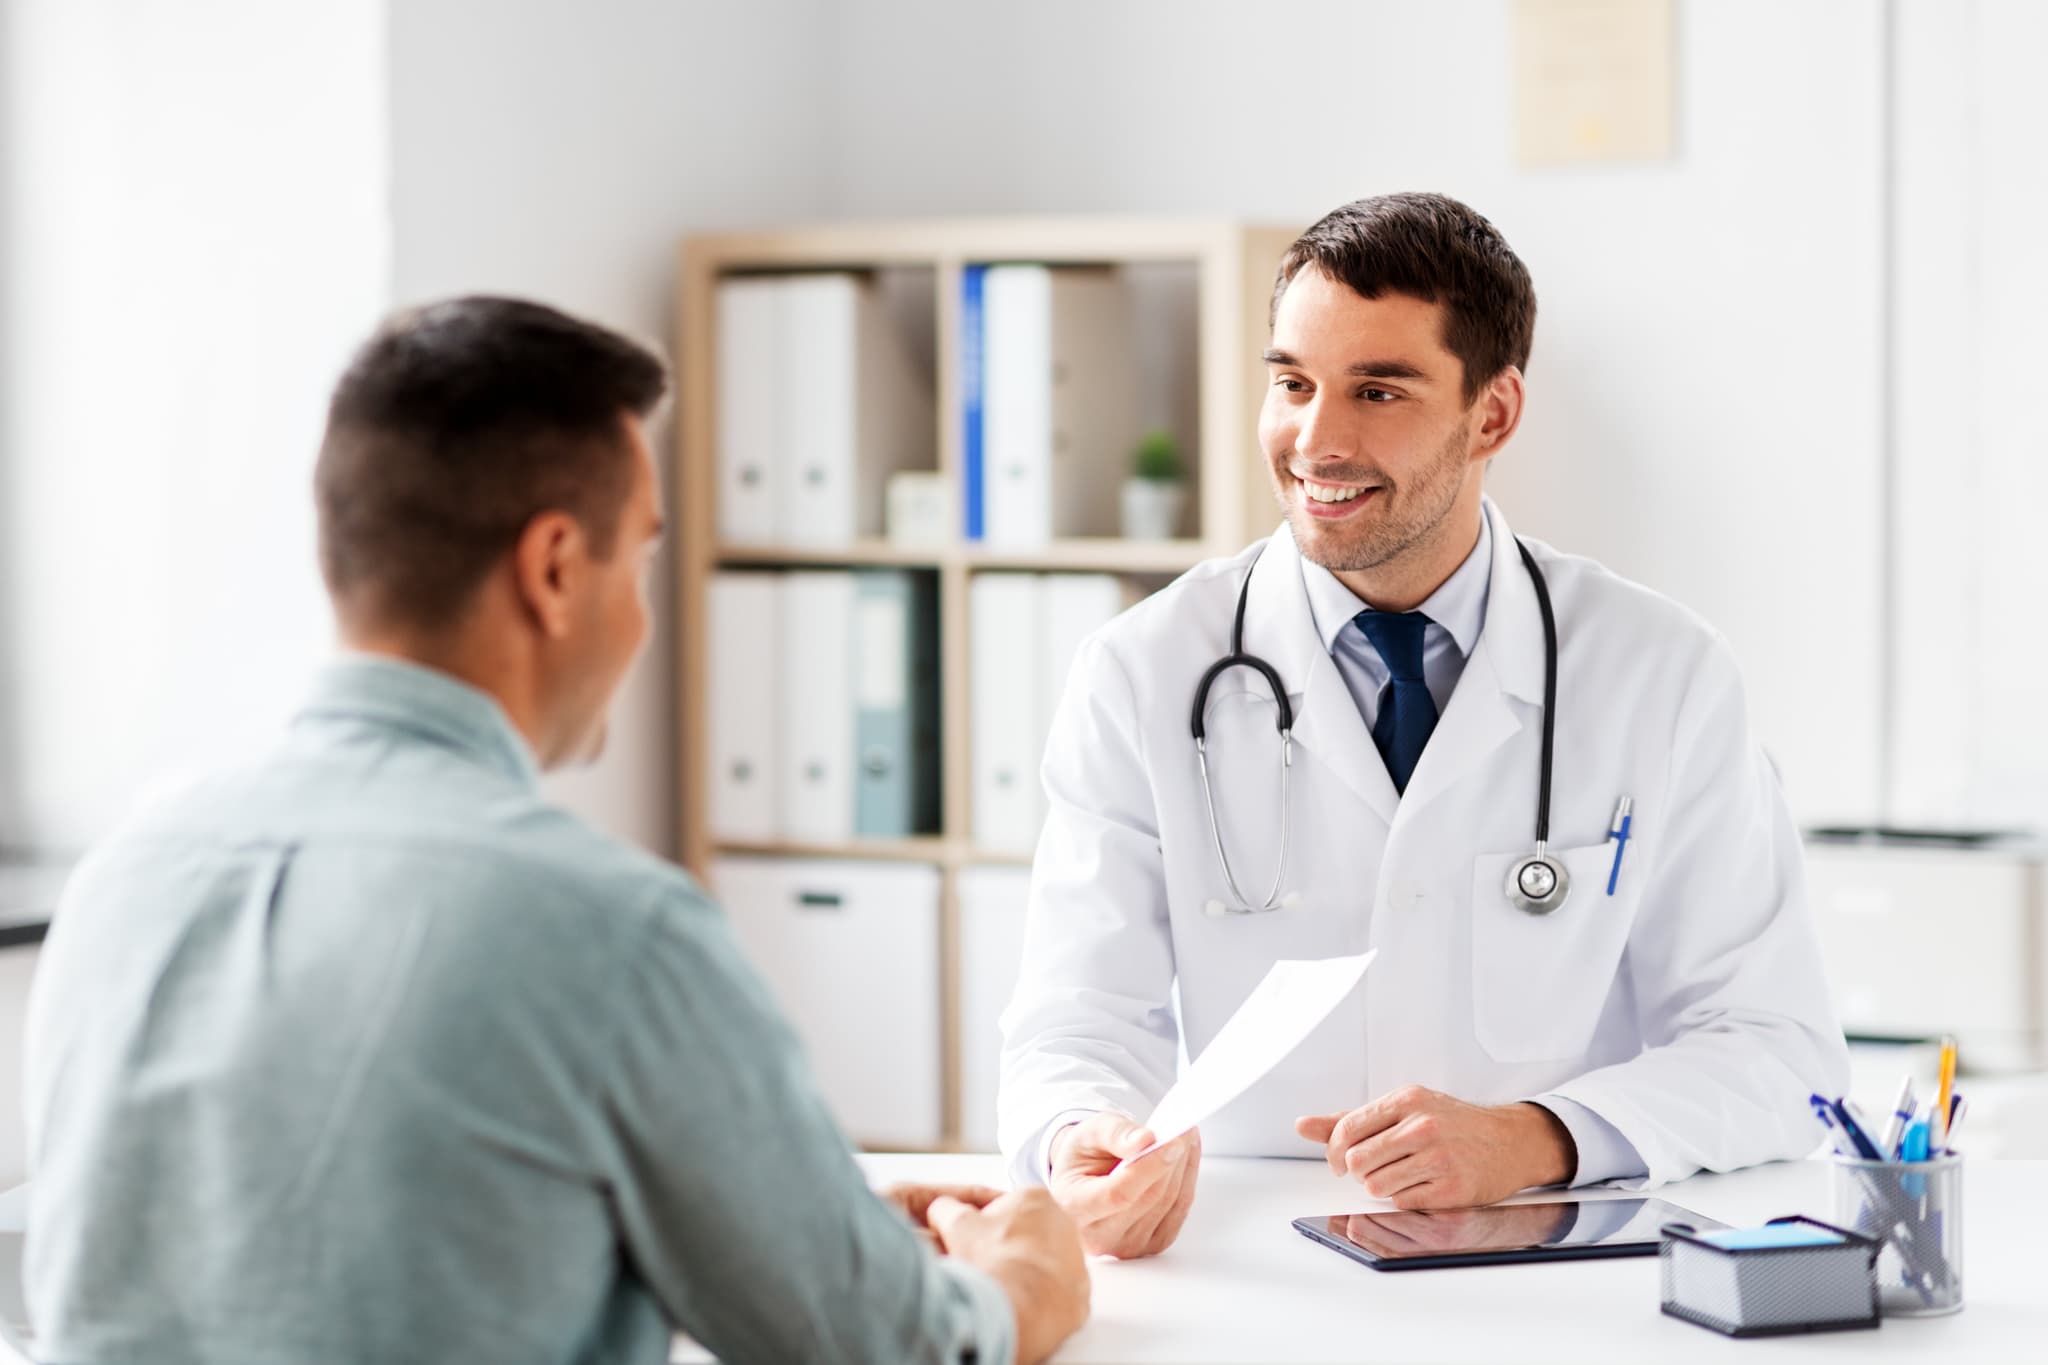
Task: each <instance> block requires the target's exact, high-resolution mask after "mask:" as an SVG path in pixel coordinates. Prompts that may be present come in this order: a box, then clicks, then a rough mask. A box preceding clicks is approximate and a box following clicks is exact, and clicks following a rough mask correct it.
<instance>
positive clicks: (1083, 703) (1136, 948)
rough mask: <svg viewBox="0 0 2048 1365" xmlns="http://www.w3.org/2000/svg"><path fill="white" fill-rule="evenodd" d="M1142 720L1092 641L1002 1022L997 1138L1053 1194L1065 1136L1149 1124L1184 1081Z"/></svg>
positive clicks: (1068, 717)
mask: <svg viewBox="0 0 2048 1365" xmlns="http://www.w3.org/2000/svg"><path fill="white" fill-rule="evenodd" d="M1136 716H1137V702H1136V699H1135V697H1134V696H1133V694H1132V691H1131V686H1130V680H1129V678H1128V677H1127V675H1126V674H1125V673H1124V671H1123V669H1122V667H1121V666H1120V665H1119V663H1118V662H1117V660H1116V659H1115V658H1114V657H1113V656H1112V655H1111V653H1110V651H1109V650H1108V649H1107V647H1105V646H1104V645H1103V643H1102V641H1101V640H1100V638H1093V639H1090V640H1089V641H1087V642H1086V643H1084V644H1083V645H1082V646H1081V651H1080V654H1079V656H1078V657H1077V658H1076V660H1075V663H1074V668H1073V671H1072V672H1071V673H1070V674H1069V675H1068V681H1067V687H1066V691H1065V693H1064V694H1063V696H1062V698H1061V701H1060V705H1059V708H1058V710H1057V711H1056V712H1055V713H1054V717H1053V723H1052V729H1051V733H1050V735H1049V736H1048V738H1047V740H1046V747H1045V762H1044V769H1043V776H1044V782H1045V794H1046V799H1047V806H1048V811H1047V815H1046V820H1045V828H1044V830H1043V831H1042V832H1041V833H1040V835H1039V842H1038V855H1037V857H1036V858H1035V859H1034V860H1033V861H1032V867H1031V901H1030V906H1029V909H1028V910H1027V912H1026V915H1025V924H1024V953H1023V959H1022V961H1021V962H1020V964H1019V966H1018V972H1017V989H1016V993H1015V994H1014V995H1013V996H1012V997H1011V1000H1010V1005H1009V1008H1008V1009H1007V1010H1005V1011H1004V1012H1003V1018H1002V1029H1003V1053H1002V1080H1001V1085H1000V1087H999V1089H998V1093H997V1098H996V1135H997V1138H998V1141H999V1142H1000V1144H1001V1146H1002V1149H1003V1153H1004V1155H1005V1157H1006V1158H1007V1159H1008V1162H1009V1168H1010V1176H1011V1179H1012V1180H1013V1181H1015V1182H1016V1183H1019V1184H1024V1183H1032V1184H1043V1183H1044V1182H1045V1179H1046V1157H1047V1154H1048V1146H1049V1144H1050V1141H1051V1136H1052V1134H1053V1133H1054V1132H1055V1131H1056V1130H1057V1129H1058V1128H1059V1127H1060V1126H1061V1125H1062V1124H1064V1123H1066V1122H1068V1121H1070V1120H1072V1119H1074V1118H1076V1117H1085V1116H1086V1115H1087V1114H1089V1113H1098V1112H1102V1111H1112V1112H1115V1113H1120V1114H1129V1115H1144V1114H1149V1113H1151V1112H1152V1109H1153V1106H1155V1105H1156V1104H1157V1103H1158V1102H1159V1098H1160V1097H1161V1096H1162V1095H1164V1094H1165V1093H1166V1092H1167V1090H1168V1089H1169V1088H1170V1087H1171V1086H1172V1084H1173V1080H1174V1074H1175V1071H1176V1069H1177V1061H1178V1052H1179V1041H1180V1027H1179V1023H1178V1021H1177V1020H1176V1019H1175V1017H1174V1013H1173V1006H1172V990H1173V980H1174V960H1173V935H1172V933H1171V931H1170V930H1169V928H1168V925H1167V901H1166V873H1165V864H1164V862H1163V860H1162V857H1161V854H1160V847H1159V831H1158V822H1157V817H1156V815H1155V813H1154V811H1153V808H1152V801H1151V789H1150V787H1149V785H1148V783H1147V780H1146V778H1145V773H1146V771H1147V769H1148V765H1147V764H1146V762H1145V758H1144V755H1143V753H1142V752H1141V750H1140V739H1139V734H1138V729H1137V723H1136Z"/></svg>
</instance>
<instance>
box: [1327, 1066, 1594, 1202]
mask: <svg viewBox="0 0 2048 1365" xmlns="http://www.w3.org/2000/svg"><path fill="white" fill-rule="evenodd" d="M1294 1131H1295V1132H1297V1133H1299V1134H1300V1135H1301V1136H1302V1137H1304V1138H1307V1139H1308V1140H1309V1141H1310V1142H1320V1143H1322V1144H1324V1147H1325V1152H1326V1155H1327V1156H1328V1158H1329V1162H1330V1169H1331V1170H1333V1171H1335V1172H1336V1173H1337V1174H1338V1175H1348V1176H1350V1177H1352V1178H1353V1179H1355V1180H1357V1181H1359V1182H1360V1183H1361V1184H1363V1185H1364V1186H1365V1188H1366V1192H1367V1193H1368V1194H1372V1195H1375V1196H1377V1197H1378V1198H1381V1199H1391V1200H1393V1201H1394V1203H1395V1204H1396V1205H1397V1206H1398V1207H1400V1208H1404V1209H1455V1208H1469V1207H1471V1206H1473V1205H1477V1204H1491V1203H1493V1202H1494V1201H1496V1200H1499V1199H1505V1198H1507V1197H1508V1196H1509V1195H1511V1194H1513V1193H1515V1192H1516V1191H1518V1190H1525V1189H1527V1188H1529V1187H1530V1186H1531V1185H1561V1184H1563V1183H1565V1182H1566V1181H1568V1180H1570V1179H1571V1177H1572V1173H1573V1172H1574V1171H1576V1170H1577V1169H1578V1164H1579V1155H1578V1148H1577V1147H1576V1146H1575V1145H1574V1144H1573V1142H1572V1137H1571V1133H1570V1132H1569V1131H1567V1130H1566V1128H1565V1126H1564V1124H1563V1123H1561V1122H1560V1121H1559V1120H1558V1118H1557V1116H1556V1115H1554V1114H1552V1113H1551V1112H1550V1111H1549V1110H1548V1109H1545V1108H1544V1107H1543V1106H1541V1105H1538V1104H1526V1103H1524V1104H1503V1105H1478V1104H1467V1103H1466V1102H1465V1101H1463V1100H1460V1099H1455V1098H1453V1097H1452V1096H1450V1095H1445V1094H1442V1093H1440V1092H1438V1091H1435V1090H1425V1089H1423V1088H1422V1087H1421V1086H1419V1085H1410V1086H1404V1087H1402V1088H1401V1089H1399V1090H1395V1091H1392V1092H1391V1093H1389V1094H1386V1095H1382V1096H1380V1098H1378V1099H1376V1100H1374V1101H1373V1102H1372V1103H1371V1104H1366V1105H1361V1106H1360V1107H1358V1108H1356V1109H1353V1110H1352V1111H1351V1112H1350V1113H1348V1114H1322V1115H1317V1116H1313V1117H1309V1118H1300V1119H1296V1120H1295V1121H1294Z"/></svg>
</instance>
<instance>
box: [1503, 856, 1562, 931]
mask: <svg viewBox="0 0 2048 1365" xmlns="http://www.w3.org/2000/svg"><path fill="white" fill-rule="evenodd" d="M1571 890H1572V878H1571V874H1570V873H1569V872H1566V871H1565V870H1564V864H1563V863H1561V862H1559V861H1558V860H1557V859H1555V858H1553V857H1551V856H1550V854H1549V853H1547V852H1545V851H1544V849H1543V847H1542V846H1541V845H1538V846H1537V849H1536V851H1535V852H1534V853H1532V854H1530V855H1529V856H1528V857H1526V858H1518V859H1516V861H1515V865H1514V866H1513V867H1510V868H1509V869H1508V885H1507V893H1508V899H1509V900H1510V901H1512V902H1514V905H1515V908H1516V909H1518V910H1526V911H1528V912H1529V913H1530V914H1532V915H1547V914H1549V913H1550V912H1551V911H1553V910H1555V909H1557V907H1558V906H1560V905H1563V904H1564V899H1565V897H1566V896H1568V895H1570V894H1571Z"/></svg>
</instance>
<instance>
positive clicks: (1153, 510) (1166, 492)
mask: <svg viewBox="0 0 2048 1365" xmlns="http://www.w3.org/2000/svg"><path fill="white" fill-rule="evenodd" d="M1187 492H1188V490H1187V485H1186V484H1182V483H1162V482H1159V481H1157V480H1154V479H1125V480H1124V508H1123V511H1124V539H1126V540H1173V539H1175V538H1176V537H1178V536H1179V535H1180V511H1181V504H1183V503H1184V502H1186V501H1187Z"/></svg>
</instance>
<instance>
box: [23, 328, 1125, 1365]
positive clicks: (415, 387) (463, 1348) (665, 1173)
mask: <svg viewBox="0 0 2048 1365" xmlns="http://www.w3.org/2000/svg"><path fill="white" fill-rule="evenodd" d="M665 383H666V381H665V377H664V374H663V369H662V366H661V363H660V362H659V361H658V360H656V359H655V358H654V357H653V356H652V355H650V354H648V353H647V352H646V351H644V350H642V349H641V348H639V347H638V346H636V345H634V344H633V343H631V342H629V341H626V340H624V339H623V338H621V337H618V336H615V335H613V334H611V333H609V332H606V331H603V330H601V329H599V328H596V327H593V326H590V325H588V324H585V323H582V322H579V321H576V320H574V319H571V318H568V317H565V316H563V315H562V314H560V313H557V312H554V311H552V310H550V309H547V308H542V307H539V306H537V305H534V304H529V303H521V302H517V301H513V300H507V299H487V298H473V299H463V300H459V301H456V302H451V303H445V304H441V305H438V306H435V307H430V308H426V309H422V310H419V311H416V312H410V313H405V314H402V315H400V316H398V317H396V318H395V319H393V320H392V321H391V322H389V323H388V324H387V325H386V326H385V327H384V328H383V329H382V330H381V331H379V332H378V334H377V335H376V336H375V337H373V338H372V339H371V340H370V341H369V343H368V344H367V345H366V346H365V347H364V348H363V350H362V351H361V352H360V353H359V354H358V355H357V356H356V358H355V360H354V363H353V364H352V365H351V366H350V368H349V370H348V372H347V373H346V374H345V375H343V377H342V379H341V383H340V385H339V387H338V388H337V389H336V391H335V394H334V399H333V404H332V407H331V409H330V412H329V416H328V427H327V434H326V439H325V442H324V444H323V446H322V448H321V452H320V459H319V466H318V471H317V474H316V478H315V483H316V487H317V495H318V503H319V521H320V559H321V567H322V570H323V572H324V574H325V577H326V580H327V586H328V591H329V593H330V595H331V597H332V598H333V602H334V609H335V615H336V617H337V619H338V621H339V626H340V636H341V640H342V643H343V644H344V645H345V646H346V648H347V650H348V651H349V652H348V653H346V654H345V655H343V657H341V658H340V659H339V660H338V661H336V662H334V663H333V664H331V665H330V666H328V667H327V668H326V669H325V671H323V672H322V673H321V674H320V675H319V677H318V679H317V681H316V682H315V684H314V686H313V688H312V693H311V696H310V697H309V698H308V699H307V701H306V703H305V706H304V708H303V709H302V710H301V711H300V712H299V714H298V717H297V719H296V720H295V721H294V723H293V724H292V726H291V729H290V731H289V732H288V733H287V734H286V735H285V737H284V738H283V739H282V741H281V743H280V744H279V746H278V747H277V749H276V751H275V752H274V753H272V754H270V755H269V756H268V757H267V758H265V759H263V760H262V761H260V762H257V763H255V764H253V765H252V766H249V767H246V768H243V769H240V770H236V771H232V772H228V773H225V774H223V775H221V776H218V777H216V778H214V779H212V780H211V781H209V782H207V783H205V784H203V785H201V786H199V787H198V788H196V789H195V790H193V791H191V792H190V793H188V794H186V795H185V796H183V797H182V798H180V799H178V800H176V801H174V802H171V803H168V804H166V805H165V806H163V807H162V808H160V809H157V810H155V811H153V812H151V813H149V814H147V815H145V816H143V817H141V818H139V819H138V820H136V821H135V822H134V823H133V824H132V825H131V826H130V827H129V828H127V829H125V830H124V831H122V832H121V833H119V834H118V835H116V836H115V837H114V838H112V839H111V840H109V841H108V842H107V843H106V844H105V845H103V846H102V847H100V848H99V849H98V850H96V851H95V852H94V853H93V854H92V855H91V856H90V857H89V858H88V859H87V860H86V862H85V864H84V865H83V866H82V867H81V868H80V870H79V872H78V874H77V875H76V877H75V878H74V879H73V881H72V883H71V886H70V887H69V889H68V891H67V893H66V896H65V900H64V904H63V906H62V908H61V910H60V911H59V913H58V915H57V917H56V922H55V926H54V928H53V929H52V932H51V935H50V939H49V944H48V946H47V948H46V949H45V951H44V954H43V958H42V965H41V971H40V973H39V975H38V977H37V981H36V987H35V992H34V999H33V1003H32V1005H31V1016H30V1038H29V1056H28V1082H27V1089H28V1106H29V1125H30V1143H31V1160H32V1162H33V1165H34V1170H35V1174H34V1184H33V1188H32V1193H31V1208H30V1232H29V1239H28V1247H27V1270H26V1282H27V1292H28V1302H29V1310H30V1314H31V1316H32V1318H33V1320H34V1321H35V1323H36V1328H37V1337H38V1349H39V1352H40V1355H41V1358H42V1359H43V1360H44V1361H46V1362H49V1365H87V1363H88V1362H91V1363H94V1365H97V1363H99V1362H109V1363H114V1362H121V1363H125V1362H139V1361H150V1362H154V1363H156V1365H164V1363H166V1362H186V1361H191V1362H198V1361H207V1362H229V1361H256V1360H264V1361H322V1362H347V1361H376V1362H395V1361H423V1362H424V1361H433V1362H449V1361H489V1362H492V1365H507V1363H508V1362H513V1361H533V1362H551V1363H552V1362H562V1363H563V1365H567V1362H613V1361H640V1362H654V1361H664V1360H666V1359H667V1358H668V1343H669V1338H670V1334H671V1332H672V1331H673V1330H674V1329H677V1328H680V1329H682V1330H685V1331H687V1332H689V1333H690V1334H691V1335H693V1336H695V1337H696V1338H697V1339H698V1340H699V1341H701V1342H702V1343H704V1345H705V1346H706V1347H708V1348H709V1349H711V1350H712V1351H714V1352H715V1353H716V1354H717V1355H719V1356H720V1357H721V1358H722V1359H724V1360H727V1361H748V1360H787V1361H797V1360H802V1361H823V1360H860V1361H934V1362H936V1361H947V1362H965V1361H975V1362H979V1365H994V1363H995V1362H1003V1361H1009V1360H1012V1359H1017V1360H1023V1361H1037V1360H1039V1359H1042V1358H1043V1357H1044V1356H1046V1355H1047V1354H1049V1353H1050V1352H1051V1350H1052V1349H1053V1348H1054V1347H1055V1346H1057V1345H1058V1344H1059V1342H1060V1341H1061V1340H1063V1339H1064V1338H1065V1337H1066V1336H1067V1334H1068V1333H1070V1332H1071V1331H1072V1330H1073V1329H1074V1328H1075V1327H1076V1326H1078V1325H1079V1323H1080V1322H1081V1320H1082V1319H1083V1318H1084V1317H1085V1316H1086V1314H1087V1301H1088V1277H1087V1270H1086V1267H1085V1265H1084V1263H1083V1260H1082V1256H1081V1251H1080V1243H1079V1239H1078V1237H1077V1235H1076V1232H1075V1230H1074V1227H1073V1225H1072V1223H1071V1222H1069V1221H1068V1220H1067V1218H1066V1216H1065V1215H1064V1214H1063V1213H1061V1212H1060V1211H1059V1209H1058V1208H1057V1207H1056V1206H1055V1205H1054V1204H1053V1203H1052V1202H1051V1200H1050V1199H1048V1198H1047V1197H1046V1196H1045V1194H1044V1193H1043V1192H1042V1191H1027V1192H1023V1193H1019V1194H1013V1195H1003V1196H1000V1197H999V1196H998V1195H997V1194H996V1192H995V1191H993V1190H985V1189H950V1190H936V1189H919V1190H899V1191H892V1192H891V1195H890V1199H891V1200H892V1201H893V1203H894V1204H895V1205H896V1207H893V1208H892V1207H891V1206H890V1204H889V1203H885V1202H884V1201H883V1200H882V1199H878V1198H876V1197H875V1196H874V1195H872V1194H870V1193H869V1191H868V1189H867V1187H866V1185H865V1183H864V1182H863V1181H862V1178H861V1175H860V1171H859V1169H858V1168H857V1167H856V1166H855V1164H854V1162H853V1160H852V1158H851V1156H850V1155H849V1153H848V1150H847V1145H846V1143H845V1141H844V1140H843V1139H842V1137H841V1135H840V1134H839V1132H838V1131H837V1129H836V1128H835V1127H834V1125H833V1122H832V1120H831V1118H830V1116H829V1115H828V1114H827V1113H826V1111H825V1109H824V1107H823V1106H822V1104H821V1102H820V1100H819V1098H818V1093H817V1091H816V1089H815V1088H814V1086H813V1085H812V1082H811V1078H810V1076H809V1074H808V1073H807V1071H806V1069H805V1063H804V1061H803V1059H802V1058H801V1057H800V1056H799V1054H798V1050H797V1048H796V1045H795V1044H794V1042H793V1041H792V1038H791V1035H790V1032H789V1030H788V1029H787V1027H786V1026H785V1025H784V1024H783V1023H782V1021H781V1020H780V1019H779V1018H778V1017H777V1015H776V1013H775V1011H774V1009H773V1007H772V1005H771V1004H770V1001H769V999H768V997H767V995H766V994H765V992H764V991H763V988H762V986H761V984H760V982H759V981H758V980H757V979H756V977H755V976H754V974H753V973H752V972H751V971H750V970H749V969H748V968H747V966H746V964H745V963H744V962H743V961H742V960H741V959H740V957H739V954H738V952H737V951H736V949H735V947H734V944H733V940H732V937H731V936H730V934H729V933H728V932H727V929H726V926H725V924H724V922H723V920H722V919H721V918H720V916H719V913H718V911H717V910H716V909H715V908H714V907H713V906H712V905H711V904H710V903H709V902H707V901H706V900H705V898H704V896H703V894H702V893H701V892H700V891H699V890H698V889H697V887H696V886H695V884H694V883H692V882H691V881H690V879H689V878H688V877H687V876H685V875H684V874H683V873H681V872H680V871H678V870H677V869H676V868H674V867H672V866H670V865H668V864H666V863H663V862H660V861H658V860H657V859H655V858H652V857H649V856H647V855H644V854H641V853H639V852H636V851H634V850H632V849H630V848H627V847H625V846H623V845H621V844H618V843H616V842H614V841H612V840H610V839H607V838H605V837H603V836H602V835H599V834H597V833H595V832H594V831H592V830H591V829H589V828H587V827H586V826H584V825H583V824H581V823H580V822H578V821H577V820H576V819H575V818H573V817H572V816H570V815H568V814H567V813H565V812H563V811H562V810H560V809H558V808H556V807H554V806H552V805H550V804H549V803H548V802H547V801H546V800H545V799H544V798H543V797H542V795H541V792H540V789H539V787H538V785H537V779H538V774H539V772H540V770H542V769H545V768H550V767H554V766H556V765H559V764H565V763H571V762H575V761H578V760H583V759H587V758H589V757H591V756H592V755H594V754H595V753H597V752H598V750H599V749H600V747H601V746H602V744H603V741H604V733H605V712H606V708H607V706H608V704H609V702H610V700H611V697H612V694H613V692H614V690H615V689H616V688H617V686H618V684H619V680H620V678H621V677H622V676H623V675H624V673H625V671H626V669H627V667H628V666H629V665H630V664H631V662H632V660H633V657H634V655H635V653H636V652H637V651H638V650H639V647H640V645H641V642H642V639H643V637H644V636H645V634H646V629H647V605H646V599H645V595H644V590H645V580H646V576H647V572H648V566H649V564H650V563H651V561H652V558H653V555H654V546H655V543H656V539H657V536H658V534H659V532H660V529H661V516H660V512H659V498H658V492H657V486H656V480H655V473H654V467H653V463H652V460H651V459H650V457H649V454H648V448H647V441H646V435H645V431H644V429H643V424H644V422H645V420H646V418H647V416H648V414H649V413H650V411H651V410H652V409H653V408H654V407H655V405H656V404H657V403H658V402H659V401H660V399H661V397H662V394H663V391H664V388H665ZM250 570H251V572H256V573H261V572H263V571H264V566H262V565H251V566H250ZM262 628H263V623H262V622H259V621H252V622H250V623H249V629H250V630H251V631H252V632H255V631H260V630H261V629H262ZM222 662H223V664H224V665H231V663H232V661H231V660H223V661H222ZM913 1224H915V1225H916V1226H913ZM921 1233H922V1234H923V1235H921ZM927 1239H929V1240H931V1241H934V1242H936V1244H937V1245H938V1247H940V1248H942V1249H943V1251H944V1252H945V1253H946V1254H944V1255H939V1254H934V1252H933V1251H931V1250H930V1249H928V1247H927V1245H926V1241H927Z"/></svg>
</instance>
